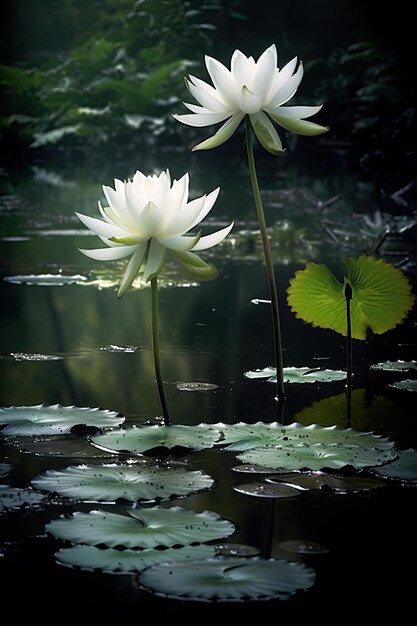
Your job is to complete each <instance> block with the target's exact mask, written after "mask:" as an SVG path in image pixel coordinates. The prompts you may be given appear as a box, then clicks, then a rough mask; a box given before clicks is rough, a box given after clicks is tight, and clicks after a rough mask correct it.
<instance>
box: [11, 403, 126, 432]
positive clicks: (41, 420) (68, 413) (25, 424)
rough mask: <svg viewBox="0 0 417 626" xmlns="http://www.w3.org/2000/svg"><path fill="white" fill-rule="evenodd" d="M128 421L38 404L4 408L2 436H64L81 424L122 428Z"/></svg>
mask: <svg viewBox="0 0 417 626" xmlns="http://www.w3.org/2000/svg"><path fill="white" fill-rule="evenodd" d="M124 421H125V418H124V417H123V416H121V415H120V413H117V412H116V411H109V410H107V409H98V408H94V409H92V408H90V407H77V406H61V405H60V404H52V405H47V404H37V405H33V406H10V407H0V425H1V424H8V425H7V426H6V427H5V428H3V430H2V431H1V434H2V435H62V434H64V433H69V432H70V431H71V428H73V427H74V426H77V425H79V424H82V425H85V426H94V427H96V428H111V427H114V426H119V425H120V424H122V423H123V422H124Z"/></svg>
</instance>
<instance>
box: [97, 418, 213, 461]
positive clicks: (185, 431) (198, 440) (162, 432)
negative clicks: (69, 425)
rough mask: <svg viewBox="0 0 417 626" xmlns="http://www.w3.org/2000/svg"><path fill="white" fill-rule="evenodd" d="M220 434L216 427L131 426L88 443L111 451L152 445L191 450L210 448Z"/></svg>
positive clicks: (133, 450)
mask: <svg viewBox="0 0 417 626" xmlns="http://www.w3.org/2000/svg"><path fill="white" fill-rule="evenodd" d="M219 437H220V431H219V430H217V429H216V427H215V426H213V427H211V426H207V424H199V425H198V426H181V425H179V426H176V425H171V426H157V425H156V426H141V427H137V426H133V427H132V428H126V430H118V431H113V432H109V433H105V434H103V435H97V436H95V437H92V438H91V442H92V443H93V444H94V445H96V446H98V447H100V448H103V449H104V450H109V451H110V452H129V453H131V454H142V453H143V452H147V451H148V450H152V449H153V448H160V447H164V448H174V447H175V446H181V447H184V448H191V449H193V450H202V449H204V448H212V447H213V445H214V444H215V442H216V441H217V440H218V439H219Z"/></svg>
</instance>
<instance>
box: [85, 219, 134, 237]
mask: <svg viewBox="0 0 417 626" xmlns="http://www.w3.org/2000/svg"><path fill="white" fill-rule="evenodd" d="M75 215H76V216H77V217H78V219H79V220H80V221H81V222H82V223H83V224H84V226H87V228H88V229H89V230H91V231H92V232H93V233H95V234H96V235H100V236H102V237H106V238H107V239H110V237H125V236H126V235H128V234H130V233H129V231H127V230H125V229H123V228H119V227H118V226H115V225H114V224H111V223H109V222H103V221H102V220H98V219H96V218H95V217H89V216H88V215H82V214H81V213H75Z"/></svg>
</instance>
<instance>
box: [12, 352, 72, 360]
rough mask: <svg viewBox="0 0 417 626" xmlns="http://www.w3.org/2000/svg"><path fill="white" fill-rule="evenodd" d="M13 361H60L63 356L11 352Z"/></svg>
mask: <svg viewBox="0 0 417 626" xmlns="http://www.w3.org/2000/svg"><path fill="white" fill-rule="evenodd" d="M10 356H11V358H12V359H13V360H14V361H36V362H42V361H62V359H63V357H62V356H58V355H56V354H28V353H26V352H11V353H10Z"/></svg>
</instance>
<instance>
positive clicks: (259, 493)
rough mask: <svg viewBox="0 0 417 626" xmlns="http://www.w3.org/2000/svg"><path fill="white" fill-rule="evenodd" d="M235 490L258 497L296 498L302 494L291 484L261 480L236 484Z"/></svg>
mask: <svg viewBox="0 0 417 626" xmlns="http://www.w3.org/2000/svg"><path fill="white" fill-rule="evenodd" d="M234 490H235V491H237V492H238V493H243V494H245V495H246V496H255V497H257V498H271V499H278V498H295V497H297V496H299V495H300V491H299V490H298V489H295V488H294V487H292V486H290V485H285V484H283V483H281V484H279V483H274V484H268V483H263V482H261V481H259V482H253V483H243V484H241V485H236V487H234Z"/></svg>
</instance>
